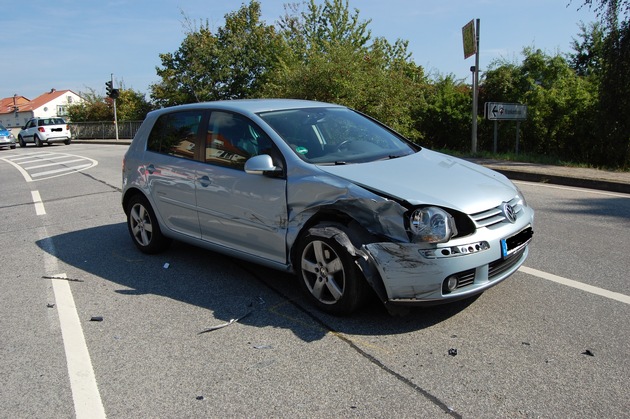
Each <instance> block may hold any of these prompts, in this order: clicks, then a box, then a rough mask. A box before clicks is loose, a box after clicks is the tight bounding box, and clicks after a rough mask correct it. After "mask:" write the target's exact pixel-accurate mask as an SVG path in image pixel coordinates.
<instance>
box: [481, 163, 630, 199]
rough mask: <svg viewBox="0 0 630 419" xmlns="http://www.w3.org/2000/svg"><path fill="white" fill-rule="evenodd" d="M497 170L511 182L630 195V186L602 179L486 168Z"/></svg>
mask: <svg viewBox="0 0 630 419" xmlns="http://www.w3.org/2000/svg"><path fill="white" fill-rule="evenodd" d="M486 167H488V168H490V169H492V170H495V171H497V172H499V173H501V174H503V175H505V176H507V177H508V178H509V179H511V180H522V181H525V182H536V183H549V184H553V185H562V186H572V187H576V188H588V189H597V190H602V191H608V192H618V193H625V194H630V184H628V183H621V182H614V181H610V180H602V179H584V178H576V177H569V176H559V175H553V174H549V173H531V172H526V171H518V170H509V169H501V168H496V167H492V166H491V165H489V166H486Z"/></svg>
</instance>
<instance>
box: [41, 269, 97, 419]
mask: <svg viewBox="0 0 630 419" xmlns="http://www.w3.org/2000/svg"><path fill="white" fill-rule="evenodd" d="M54 276H55V277H59V276H63V277H65V274H56V275H54ZM51 281H53V283H52V285H53V291H54V293H55V303H56V304H57V312H58V313H59V322H60V323H61V335H62V336H63V346H64V349H65V351H66V362H67V364H68V375H69V377H70V387H71V388H72V399H73V400H74V412H75V414H76V417H77V418H86V419H88V418H90V419H91V418H105V417H106V416H105V408H104V407H103V401H102V400H101V395H100V393H99V391H98V385H97V384H96V376H95V375H94V368H93V367H92V360H91V359H90V353H89V351H88V348H87V344H86V343H85V337H84V336H83V329H82V328H81V321H80V320H79V315H78V314H77V308H76V306H75V304H74V298H73V297H72V290H71V289H70V283H69V282H68V281H64V280H58V279H57V280H51Z"/></svg>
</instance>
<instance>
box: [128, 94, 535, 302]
mask: <svg viewBox="0 0 630 419" xmlns="http://www.w3.org/2000/svg"><path fill="white" fill-rule="evenodd" d="M122 206H123V209H124V211H125V213H126V214H127V220H128V227H129V232H130V234H131V238H132V239H133V242H134V244H135V245H136V246H137V247H138V248H139V249H140V250H141V251H143V252H145V253H156V252H159V251H162V250H164V249H165V248H166V247H167V246H168V244H169V242H170V240H171V239H176V240H180V241H184V242H187V243H190V244H193V245H197V246H201V247H204V248H206V249H210V250H213V251H217V252H221V253H224V254H227V255H229V256H233V257H237V258H241V259H245V260H248V261H251V262H255V263H258V264H262V265H265V266H269V267H272V268H276V269H281V270H284V271H289V272H294V273H295V274H297V276H298V278H299V282H300V284H301V286H302V288H303V289H304V291H305V293H306V295H307V296H308V298H309V299H310V300H311V301H312V302H313V303H314V304H315V305H316V306H318V307H319V308H320V309H322V310H324V311H327V312H330V313H334V314H347V313H350V312H352V311H353V310H355V309H356V308H357V307H359V306H360V305H361V303H363V302H364V301H366V298H367V297H368V294H369V293H370V292H372V291H373V292H374V293H376V295H377V296H378V297H379V298H380V299H381V300H382V301H383V302H384V303H385V305H386V306H387V307H397V306H399V305H422V304H432V303H440V302H448V301H455V300H459V299H463V298H468V297H471V296H474V295H477V294H479V293H481V292H483V291H484V290H486V289H488V288H490V287H492V286H494V285H496V284H498V283H499V282H501V281H502V280H504V279H505V278H507V277H508V276H510V275H511V274H513V273H514V272H515V271H516V270H517V269H518V268H519V267H520V266H521V265H522V264H523V262H524V261H525V258H526V257H527V254H528V244H529V242H530V240H531V239H532V236H533V221H534V211H533V210H532V208H531V207H529V206H528V205H527V203H526V202H525V199H524V197H523V195H522V194H521V193H520V191H519V190H518V189H517V188H516V187H515V186H514V184H512V182H510V181H509V180H508V179H507V178H506V177H504V176H503V175H501V174H499V173H496V172H493V171H491V170H488V169H486V168H484V167H481V166H478V165H475V164H472V163H469V162H467V161H464V160H460V159H457V158H453V157H450V156H447V155H444V154H440V153H436V152H434V151H431V150H428V149H425V148H421V147H419V146H417V145H415V144H414V143H412V142H410V141H408V140H406V139H405V138H403V137H401V136H400V135H399V134H397V133H396V132H394V131H392V130H391V129H389V128H388V127H386V126H384V125H383V124H381V123H379V122H378V121H376V120H374V119H372V118H370V117H368V116H366V115H363V114H361V113H359V112H356V111H354V110H351V109H348V108H346V107H343V106H339V105H333V104H328V103H320V102H312V101H303V100H285V99H260V100H233V101H221V102H207V103H197V104H190V105H182V106H176V107H172V108H165V109H160V110H157V111H153V112H151V113H149V114H148V115H147V118H146V119H145V121H144V122H143V124H142V126H141V127H140V129H139V131H138V133H137V134H136V136H135V138H134V140H133V142H132V144H131V146H130V147H129V150H128V151H127V153H126V154H125V158H124V163H123V194H122Z"/></svg>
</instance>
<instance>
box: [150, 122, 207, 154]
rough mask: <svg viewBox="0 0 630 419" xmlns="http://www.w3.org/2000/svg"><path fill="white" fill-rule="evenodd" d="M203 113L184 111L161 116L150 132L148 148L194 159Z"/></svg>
mask: <svg viewBox="0 0 630 419" xmlns="http://www.w3.org/2000/svg"><path fill="white" fill-rule="evenodd" d="M202 114H203V113H202V111H182V112H173V113H169V114H165V115H162V116H160V117H159V118H158V119H157V121H155V124H154V125H153V128H152V129H151V133H150V134H149V140H148V142H147V150H149V151H155V152H156V153H161V154H169V155H171V156H177V157H183V158H187V159H191V160H193V159H194V158H195V143H196V141H197V131H198V130H199V124H200V123H201V118H202Z"/></svg>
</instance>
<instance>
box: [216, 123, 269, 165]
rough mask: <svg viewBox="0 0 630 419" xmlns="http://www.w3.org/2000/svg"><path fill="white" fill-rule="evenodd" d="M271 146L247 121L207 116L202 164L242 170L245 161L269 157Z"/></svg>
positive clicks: (263, 134)
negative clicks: (261, 155) (262, 156)
mask: <svg viewBox="0 0 630 419" xmlns="http://www.w3.org/2000/svg"><path fill="white" fill-rule="evenodd" d="M272 147H273V146H272V142H271V140H270V139H269V137H267V135H266V134H265V133H264V132H263V131H262V130H261V129H260V128H258V127H257V126H256V125H255V124H254V123H253V122H251V121H250V120H249V119H247V118H245V117H243V116H241V115H237V114H233V113H230V112H220V111H215V112H212V114H211V115H210V121H209V122H208V132H207V134H206V152H205V162H206V163H211V164H217V165H220V166H226V167H232V168H235V169H240V170H243V168H244V166H245V162H246V161H247V159H249V158H250V157H253V156H257V155H259V154H270V150H271V149H272Z"/></svg>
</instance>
